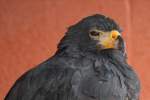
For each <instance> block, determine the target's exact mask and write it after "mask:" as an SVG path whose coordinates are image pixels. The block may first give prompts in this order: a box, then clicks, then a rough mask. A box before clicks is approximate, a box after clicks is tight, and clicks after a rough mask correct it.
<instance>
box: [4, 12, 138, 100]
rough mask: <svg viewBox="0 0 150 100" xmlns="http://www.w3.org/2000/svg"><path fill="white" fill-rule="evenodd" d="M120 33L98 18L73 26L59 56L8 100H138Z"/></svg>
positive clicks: (28, 75)
mask: <svg viewBox="0 0 150 100" xmlns="http://www.w3.org/2000/svg"><path fill="white" fill-rule="evenodd" d="M121 32H122V31H121V28H120V27H119V25H118V24H117V23H116V22H115V21H114V20H113V19H111V18H109V17H107V16H104V15H100V14H94V15H91V16H88V17H86V18H83V19H82V20H81V21H79V22H78V23H76V24H74V25H72V26H70V27H69V28H68V30H67V32H66V33H65V36H64V37H63V38H62V39H61V41H60V43H59V44H58V50H57V51H56V53H55V55H54V56H52V57H51V58H49V59H48V60H46V61H44V62H43V63H41V64H39V65H38V66H37V67H35V68H33V69H31V70H29V71H28V72H26V73H25V74H24V75H22V76H21V77H20V78H19V79H18V80H17V81H16V82H15V84H14V86H13V87H12V88H11V89H10V91H9V92H8V94H7V95H6V97H5V100H139V93H140V81H139V79H138V77H137V74H136V73H135V72H134V71H133V69H132V67H130V66H129V65H128V63H127V54H126V52H125V43H124V40H123V37H122V35H121Z"/></svg>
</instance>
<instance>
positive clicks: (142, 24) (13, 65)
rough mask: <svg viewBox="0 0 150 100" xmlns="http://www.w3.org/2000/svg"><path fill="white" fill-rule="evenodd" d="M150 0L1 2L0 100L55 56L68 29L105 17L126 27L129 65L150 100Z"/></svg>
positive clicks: (2, 0)
mask: <svg viewBox="0 0 150 100" xmlns="http://www.w3.org/2000/svg"><path fill="white" fill-rule="evenodd" d="M149 10H150V0H0V100H2V98H3V97H4V95H5V94H6V93H7V91H8V90H9V89H10V87H11V86H12V84H13V83H14V81H15V80H16V79H17V78H18V77H19V76H20V75H22V74H23V73H24V72H25V71H27V70H29V69H30V68H32V67H33V66H35V65H37V64H39V63H41V62H42V61H44V60H45V59H47V58H48V57H50V56H52V55H53V54H54V52H55V51H56V45H57V44H58V42H59V40H60V39H61V37H62V36H63V35H64V32H65V31H66V29H67V27H68V26H70V25H72V24H74V23H75V22H77V21H79V20H80V19H81V18H83V17H85V16H88V15H91V14H95V13H102V14H105V15H108V16H110V17H112V18H114V19H115V20H117V22H119V23H120V25H121V26H122V27H123V30H124V33H123V34H124V38H125V39H126V42H127V51H128V57H129V63H130V64H131V65H133V66H134V69H135V70H136V71H137V73H138V75H139V77H140V79H141V82H142V93H141V100H150V95H149V91H150V72H149V70H150V68H149V67H150V66H148V65H149V63H150V62H149V59H150V53H149V52H148V51H149V50H150V48H149V45H150V27H149V26H150V13H149Z"/></svg>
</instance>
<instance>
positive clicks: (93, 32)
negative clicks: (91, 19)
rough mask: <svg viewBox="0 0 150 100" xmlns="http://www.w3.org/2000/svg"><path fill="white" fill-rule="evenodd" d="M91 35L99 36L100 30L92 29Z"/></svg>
mask: <svg viewBox="0 0 150 100" xmlns="http://www.w3.org/2000/svg"><path fill="white" fill-rule="evenodd" d="M90 35H91V36H99V32H96V31H91V32H90Z"/></svg>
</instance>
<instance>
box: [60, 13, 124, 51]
mask: <svg viewBox="0 0 150 100" xmlns="http://www.w3.org/2000/svg"><path fill="white" fill-rule="evenodd" d="M59 46H60V47H63V46H69V47H71V48H78V49H80V50H82V51H95V52H97V51H98V52H100V51H104V50H107V49H117V50H122V51H124V49H125V47H124V40H123V38H122V36H121V29H120V27H119V26H118V24H117V23H116V22H115V21H114V20H113V19H111V18H109V17H106V16H104V15H99V14H96V15H93V16H89V17H86V18H84V19H82V20H81V21H79V22H78V23H77V24H75V25H73V26H71V27H69V29H68V31H67V32H66V35H65V37H64V38H63V39H62V41H61V43H60V45H59Z"/></svg>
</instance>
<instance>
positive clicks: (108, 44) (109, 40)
mask: <svg viewBox="0 0 150 100" xmlns="http://www.w3.org/2000/svg"><path fill="white" fill-rule="evenodd" d="M119 35H120V33H119V32H118V31H116V30H112V31H111V32H109V33H108V35H107V36H105V38H103V39H102V40H101V44H102V46H103V47H104V49H110V48H115V43H116V39H117V38H118V36H119Z"/></svg>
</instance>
